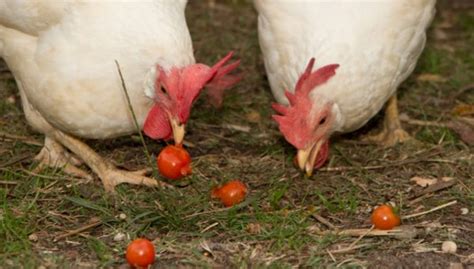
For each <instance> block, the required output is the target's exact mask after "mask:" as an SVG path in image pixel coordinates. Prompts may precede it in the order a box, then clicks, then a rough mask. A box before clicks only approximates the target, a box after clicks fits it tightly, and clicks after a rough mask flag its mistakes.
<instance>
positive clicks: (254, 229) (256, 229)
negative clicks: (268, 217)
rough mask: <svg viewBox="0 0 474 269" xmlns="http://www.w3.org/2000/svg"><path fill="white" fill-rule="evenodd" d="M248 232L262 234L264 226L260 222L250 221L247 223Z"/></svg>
mask: <svg viewBox="0 0 474 269" xmlns="http://www.w3.org/2000/svg"><path fill="white" fill-rule="evenodd" d="M247 232H248V233H249V234H260V232H262V226H261V225H260V224H259V223H249V224H247Z"/></svg>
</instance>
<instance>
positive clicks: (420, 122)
mask: <svg viewBox="0 0 474 269" xmlns="http://www.w3.org/2000/svg"><path fill="white" fill-rule="evenodd" d="M400 120H401V121H403V122H406V123H408V124H411V125H418V126H431V127H441V128H443V127H444V128H448V127H449V124H448V123H442V122H437V121H424V120H414V119H410V118H409V117H400Z"/></svg>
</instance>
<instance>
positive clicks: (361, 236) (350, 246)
mask: <svg viewBox="0 0 474 269" xmlns="http://www.w3.org/2000/svg"><path fill="white" fill-rule="evenodd" d="M374 228H375V226H374V225H372V227H370V229H369V230H367V232H366V233H365V234H361V235H360V236H359V237H358V238H357V239H356V240H355V241H354V242H352V243H351V244H350V245H349V247H348V248H353V247H354V246H355V244H357V243H358V242H359V241H360V240H362V238H364V237H365V236H366V235H367V234H369V233H370V232H372V230H373V229H374Z"/></svg>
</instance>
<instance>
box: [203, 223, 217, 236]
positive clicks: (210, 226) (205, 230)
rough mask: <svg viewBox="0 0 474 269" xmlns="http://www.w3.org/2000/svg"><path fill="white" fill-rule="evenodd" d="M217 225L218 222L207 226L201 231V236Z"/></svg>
mask: <svg viewBox="0 0 474 269" xmlns="http://www.w3.org/2000/svg"><path fill="white" fill-rule="evenodd" d="M217 225H219V222H214V223H213V224H211V225H209V226H207V227H206V228H204V229H202V230H201V233H202V234H203V233H205V232H207V231H209V230H210V229H212V228H214V227H216V226H217Z"/></svg>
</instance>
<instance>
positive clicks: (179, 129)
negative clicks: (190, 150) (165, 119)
mask: <svg viewBox="0 0 474 269" xmlns="http://www.w3.org/2000/svg"><path fill="white" fill-rule="evenodd" d="M170 122H171V129H172V130H173V139H174V143H175V145H182V144H183V140H184V135H185V133H186V130H185V125H184V124H181V123H179V122H178V121H177V120H175V119H171V120H170Z"/></svg>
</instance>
